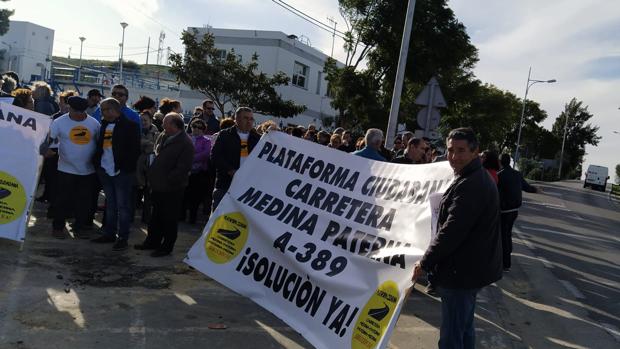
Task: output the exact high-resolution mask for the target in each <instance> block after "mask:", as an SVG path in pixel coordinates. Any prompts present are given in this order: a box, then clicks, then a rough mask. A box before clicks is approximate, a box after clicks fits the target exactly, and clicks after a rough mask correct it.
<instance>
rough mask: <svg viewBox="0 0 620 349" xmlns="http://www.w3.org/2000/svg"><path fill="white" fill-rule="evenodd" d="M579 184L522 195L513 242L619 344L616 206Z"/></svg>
mask: <svg viewBox="0 0 620 349" xmlns="http://www.w3.org/2000/svg"><path fill="white" fill-rule="evenodd" d="M582 185H583V183H582V182H579V181H567V182H560V183H541V184H539V187H542V189H543V191H544V192H543V193H542V194H533V195H530V194H527V195H525V196H524V205H523V207H522V208H521V211H520V214H519V218H518V220H517V223H516V227H517V231H518V233H517V239H518V238H520V239H521V240H522V241H523V242H524V244H525V245H527V247H529V249H530V250H531V251H532V252H533V254H534V255H535V256H536V257H537V259H538V260H539V261H541V262H542V264H543V265H544V267H545V268H547V269H548V270H549V271H550V272H551V274H552V275H553V277H555V278H556V279H557V281H559V282H560V284H562V286H563V287H564V288H565V289H566V290H567V291H568V292H569V293H570V294H571V295H572V296H573V300H572V302H573V303H574V305H575V306H577V307H579V308H582V309H583V310H585V311H586V312H587V318H588V319H589V320H590V321H591V322H592V324H594V325H598V326H600V328H603V329H604V330H605V331H606V332H607V333H608V334H609V335H610V336H612V337H614V338H615V340H616V341H619V342H620V336H619V334H620V332H618V329H619V328H620V287H619V285H620V253H619V251H620V202H618V201H615V200H612V199H611V198H610V196H609V192H607V193H601V192H598V191H593V190H591V189H583V187H582ZM536 286H537V287H538V288H542V289H544V288H545V285H536ZM618 345H619V346H620V343H619V344H618Z"/></svg>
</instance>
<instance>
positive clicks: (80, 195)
mask: <svg viewBox="0 0 620 349" xmlns="http://www.w3.org/2000/svg"><path fill="white" fill-rule="evenodd" d="M94 181H95V176H94V175H92V174H90V175H84V176H81V175H75V174H71V173H66V172H62V171H58V174H57V176H56V183H55V185H56V189H57V190H55V192H54V194H53V195H54V196H55V199H54V200H55V203H54V207H55V210H54V221H53V222H52V227H53V228H54V229H55V230H60V229H64V227H65V221H66V219H67V217H69V216H71V215H72V214H75V226H74V229H75V230H80V229H83V228H84V227H85V226H87V225H89V219H91V220H90V223H92V218H91V217H90V211H91V208H90V206H91V204H92V199H91V195H92V192H93V189H92V188H93V186H94V185H95V184H94Z"/></svg>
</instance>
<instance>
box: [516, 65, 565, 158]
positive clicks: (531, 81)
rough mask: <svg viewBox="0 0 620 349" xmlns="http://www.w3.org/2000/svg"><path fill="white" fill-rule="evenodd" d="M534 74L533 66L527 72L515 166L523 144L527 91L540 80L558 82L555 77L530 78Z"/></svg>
mask: <svg viewBox="0 0 620 349" xmlns="http://www.w3.org/2000/svg"><path fill="white" fill-rule="evenodd" d="M531 76H532V67H530V71H529V72H528V73H527V84H526V85H525V96H524V97H523V108H521V121H519V136H518V137H517V148H516V149H515V156H514V159H513V161H514V164H513V165H514V167H517V166H516V165H517V155H518V154H519V146H520V145H521V129H522V128H523V116H524V115H525V104H526V103H527V93H528V92H529V91H530V87H532V86H533V85H535V84H537V83H539V82H545V83H549V84H551V83H554V82H556V80H555V79H552V80H535V79H530V77H531Z"/></svg>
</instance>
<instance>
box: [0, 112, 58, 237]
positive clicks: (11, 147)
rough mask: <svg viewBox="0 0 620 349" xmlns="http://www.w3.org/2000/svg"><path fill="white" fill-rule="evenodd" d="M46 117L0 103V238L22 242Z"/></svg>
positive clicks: (46, 126)
mask: <svg viewBox="0 0 620 349" xmlns="http://www.w3.org/2000/svg"><path fill="white" fill-rule="evenodd" d="M51 122H52V120H51V118H50V117H49V116H47V115H43V114H39V113H37V112H34V111H30V110H27V109H23V108H19V107H15V106H13V105H10V104H5V103H2V102H0V238H6V239H11V240H17V241H22V240H24V236H25V234H26V228H27V227H28V215H29V210H30V207H31V203H32V200H33V199H34V195H35V191H36V189H37V180H38V178H39V176H38V174H39V168H40V165H41V164H42V161H43V158H42V157H41V156H40V155H39V148H40V146H41V144H42V143H43V141H45V138H46V136H47V133H48V131H49V127H50V124H51Z"/></svg>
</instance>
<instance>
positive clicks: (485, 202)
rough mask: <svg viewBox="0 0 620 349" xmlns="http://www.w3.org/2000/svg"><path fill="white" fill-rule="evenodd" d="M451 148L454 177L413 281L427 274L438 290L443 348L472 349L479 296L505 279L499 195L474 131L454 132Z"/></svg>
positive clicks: (450, 158) (450, 157)
mask: <svg viewBox="0 0 620 349" xmlns="http://www.w3.org/2000/svg"><path fill="white" fill-rule="evenodd" d="M447 146H448V161H449V163H450V166H451V167H452V168H453V169H454V174H455V176H456V178H455V180H454V182H453V183H452V185H450V187H449V188H448V190H447V191H446V192H445V193H444V195H443V197H442V200H441V206H440V211H439V221H438V227H439V229H438V233H437V236H436V237H435V238H434V240H433V242H432V243H431V245H430V246H429V247H428V249H427V250H426V253H425V254H424V256H423V257H422V260H421V261H419V262H418V263H416V265H415V269H414V274H413V281H414V282H415V280H416V279H417V278H418V277H419V276H421V274H422V272H423V271H426V272H427V273H432V274H433V282H434V283H436V284H437V286H438V287H439V293H440V295H441V329H440V338H439V348H441V349H443V348H451V349H453V348H474V347H475V344H476V340H475V332H474V311H475V308H476V295H477V293H478V291H479V290H480V289H481V288H482V287H484V286H487V285H489V284H491V283H493V282H495V281H497V280H499V279H501V277H502V247H501V236H500V229H499V217H500V216H499V194H498V192H497V186H496V185H495V182H493V180H492V178H491V176H489V175H488V174H487V172H486V170H485V169H484V168H482V165H481V162H480V159H479V158H478V141H477V140H476V136H475V134H474V132H473V130H472V129H471V128H458V129H455V130H452V131H451V132H450V134H449V135H448V139H447Z"/></svg>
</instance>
